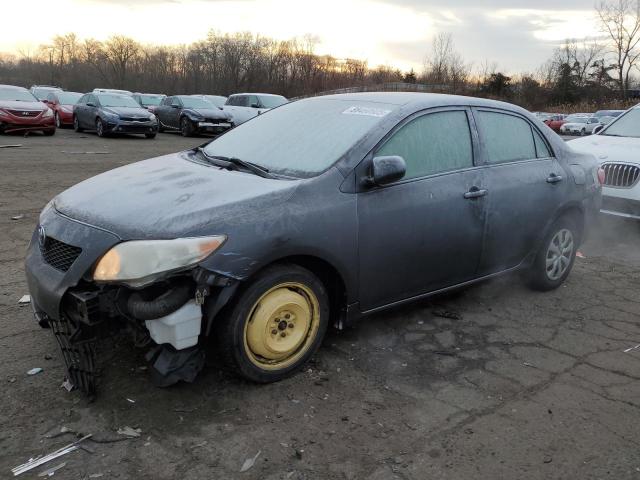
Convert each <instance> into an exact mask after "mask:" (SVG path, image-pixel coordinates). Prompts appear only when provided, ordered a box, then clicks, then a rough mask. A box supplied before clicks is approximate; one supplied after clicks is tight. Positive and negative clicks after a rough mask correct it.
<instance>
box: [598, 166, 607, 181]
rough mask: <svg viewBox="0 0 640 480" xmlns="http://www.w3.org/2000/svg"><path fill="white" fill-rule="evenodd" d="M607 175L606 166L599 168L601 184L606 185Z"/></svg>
mask: <svg viewBox="0 0 640 480" xmlns="http://www.w3.org/2000/svg"><path fill="white" fill-rule="evenodd" d="M605 177H606V175H605V173H604V168H602V167H600V168H598V182H600V185H604V180H605Z"/></svg>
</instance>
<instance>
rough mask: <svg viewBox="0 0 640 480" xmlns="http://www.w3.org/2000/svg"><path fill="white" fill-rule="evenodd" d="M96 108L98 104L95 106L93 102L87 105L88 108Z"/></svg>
mask: <svg viewBox="0 0 640 480" xmlns="http://www.w3.org/2000/svg"><path fill="white" fill-rule="evenodd" d="M95 106H96V104H95V103H93V102H89V103H87V107H95Z"/></svg>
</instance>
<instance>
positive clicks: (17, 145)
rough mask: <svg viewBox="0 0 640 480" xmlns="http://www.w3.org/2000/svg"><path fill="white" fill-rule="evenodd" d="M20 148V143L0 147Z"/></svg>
mask: <svg viewBox="0 0 640 480" xmlns="http://www.w3.org/2000/svg"><path fill="white" fill-rule="evenodd" d="M20 147H22V144H21V143H14V144H11V145H0V148H20Z"/></svg>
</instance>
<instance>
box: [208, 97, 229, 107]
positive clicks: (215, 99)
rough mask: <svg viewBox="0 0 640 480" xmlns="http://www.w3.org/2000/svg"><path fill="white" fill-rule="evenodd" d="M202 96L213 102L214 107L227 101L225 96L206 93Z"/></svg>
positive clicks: (220, 105)
mask: <svg viewBox="0 0 640 480" xmlns="http://www.w3.org/2000/svg"><path fill="white" fill-rule="evenodd" d="M204 98H206V99H207V101H208V102H209V103H213V104H214V105H215V106H216V107H222V106H223V105H224V102H226V101H227V97H219V96H217V95H206V96H205V97H204Z"/></svg>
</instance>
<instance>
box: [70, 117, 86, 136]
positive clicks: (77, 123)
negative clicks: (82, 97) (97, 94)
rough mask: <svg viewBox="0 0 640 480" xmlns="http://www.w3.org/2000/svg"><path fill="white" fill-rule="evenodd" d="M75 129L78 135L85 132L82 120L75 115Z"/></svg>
mask: <svg viewBox="0 0 640 480" xmlns="http://www.w3.org/2000/svg"><path fill="white" fill-rule="evenodd" d="M73 129H74V130H75V131H76V132H78V133H82V132H84V128H82V127H81V126H80V120H78V117H76V116H75V115H74V116H73Z"/></svg>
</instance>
